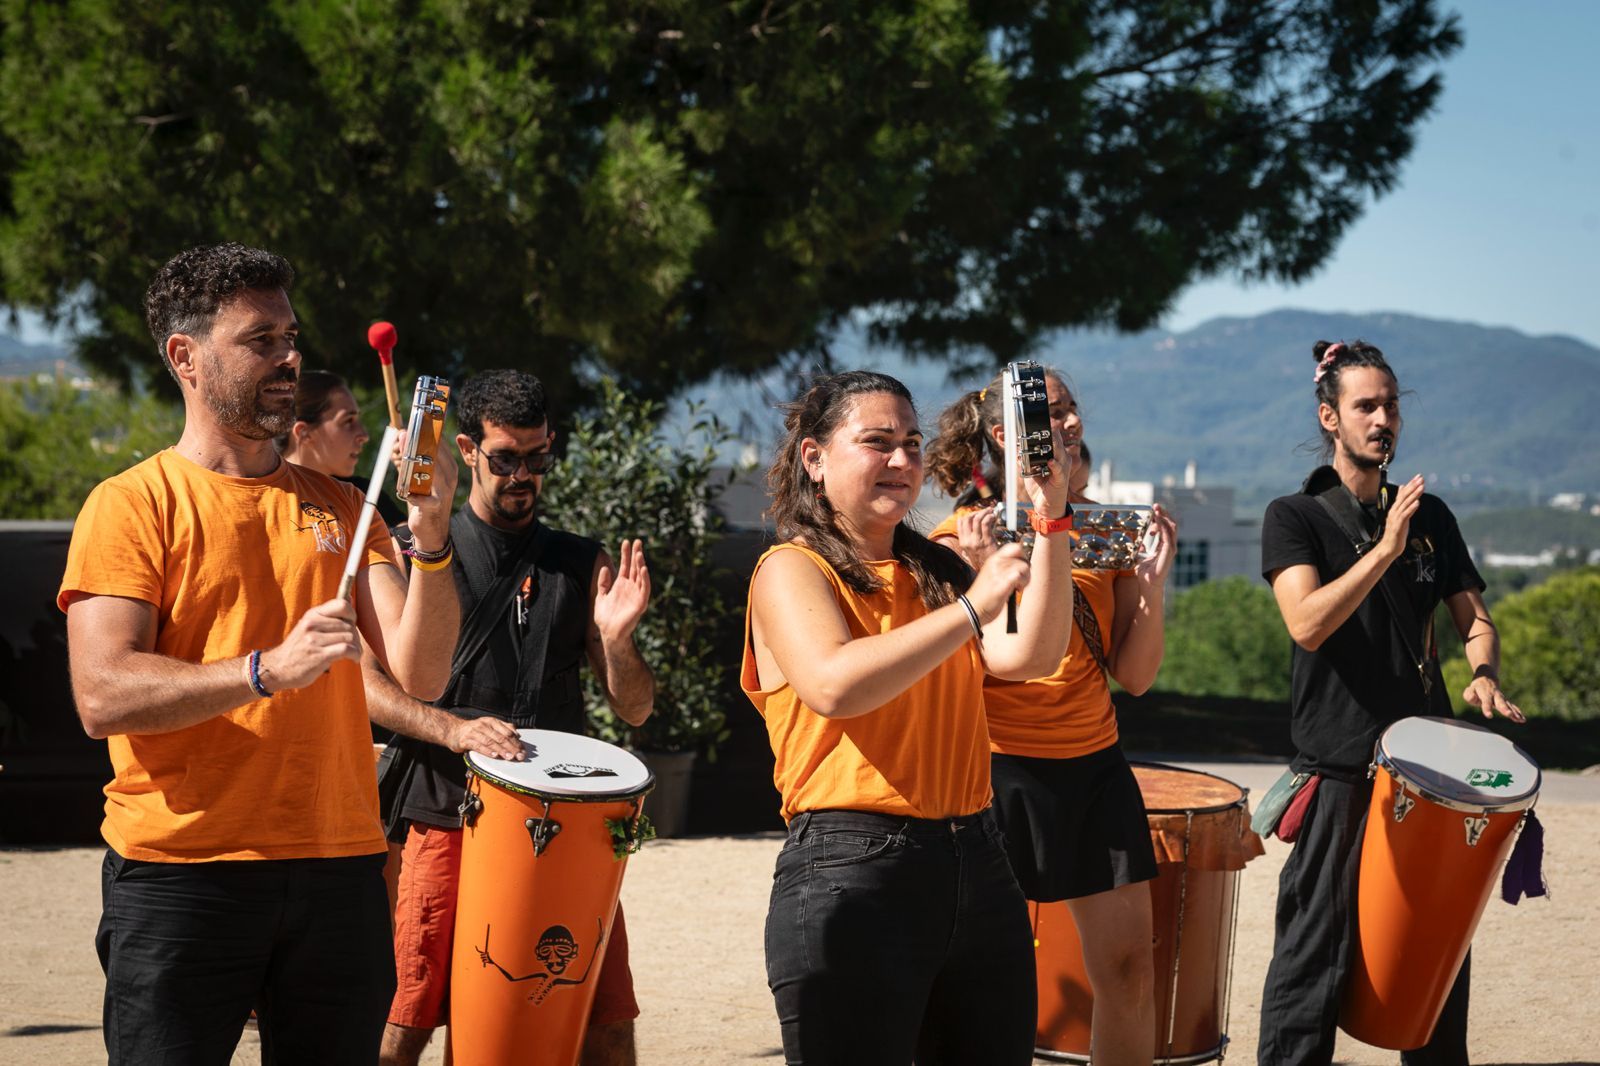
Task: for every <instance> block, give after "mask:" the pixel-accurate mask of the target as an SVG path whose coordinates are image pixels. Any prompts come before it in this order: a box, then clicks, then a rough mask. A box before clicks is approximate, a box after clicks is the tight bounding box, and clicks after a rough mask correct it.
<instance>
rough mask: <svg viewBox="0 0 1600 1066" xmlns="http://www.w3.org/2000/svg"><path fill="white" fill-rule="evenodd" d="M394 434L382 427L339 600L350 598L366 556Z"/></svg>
mask: <svg viewBox="0 0 1600 1066" xmlns="http://www.w3.org/2000/svg"><path fill="white" fill-rule="evenodd" d="M395 436H396V433H395V428H394V427H393V426H384V427H383V438H382V439H381V440H379V441H378V458H377V461H376V462H374V463H373V464H372V480H371V481H369V482H367V499H366V502H365V503H363V504H362V505H361V521H359V522H357V523H356V535H355V539H354V540H352V541H351V542H350V553H349V554H350V558H348V559H346V560H345V564H344V577H343V578H341V579H340V581H339V598H340V599H341V600H345V599H349V598H350V589H351V587H352V586H353V585H354V584H355V583H356V571H357V570H359V569H360V568H361V560H362V559H363V558H365V557H366V554H367V530H369V529H371V528H372V514H373V512H374V511H376V510H377V509H378V494H379V493H381V492H382V491H383V479H384V478H385V477H386V476H388V473H389V467H390V466H392V465H393V463H391V461H390V455H389V453H390V452H392V451H394V439H395Z"/></svg>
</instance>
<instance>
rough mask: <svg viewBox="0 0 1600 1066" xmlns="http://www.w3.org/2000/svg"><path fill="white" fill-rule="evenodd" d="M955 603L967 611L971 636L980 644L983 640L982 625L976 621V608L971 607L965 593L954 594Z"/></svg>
mask: <svg viewBox="0 0 1600 1066" xmlns="http://www.w3.org/2000/svg"><path fill="white" fill-rule="evenodd" d="M956 602H958V603H960V604H961V606H963V607H965V608H966V609H967V621H969V622H971V623H972V635H973V636H975V637H977V638H978V640H979V641H980V642H981V641H982V640H983V623H981V622H979V621H978V611H977V608H975V607H973V606H972V601H971V600H969V599H967V594H966V593H965V592H958V593H956Z"/></svg>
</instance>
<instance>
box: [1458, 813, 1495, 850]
mask: <svg viewBox="0 0 1600 1066" xmlns="http://www.w3.org/2000/svg"><path fill="white" fill-rule="evenodd" d="M1462 821H1463V822H1465V823H1466V826H1467V847H1469V848H1475V847H1477V846H1478V841H1479V840H1480V839H1481V838H1482V837H1483V831H1484V830H1485V829H1487V828H1489V816H1488V815H1480V816H1478V817H1473V816H1472V815H1470V814H1469V815H1467V817H1465V818H1463V819H1462Z"/></svg>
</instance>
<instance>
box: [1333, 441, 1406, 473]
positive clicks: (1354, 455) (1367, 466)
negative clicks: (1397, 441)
mask: <svg viewBox="0 0 1600 1066" xmlns="http://www.w3.org/2000/svg"><path fill="white" fill-rule="evenodd" d="M1365 443H1367V444H1376V443H1377V441H1367V442H1365ZM1339 447H1340V449H1341V450H1342V451H1343V452H1344V457H1345V458H1346V459H1348V460H1350V465H1351V466H1353V467H1355V468H1356V469H1357V470H1377V469H1379V468H1380V467H1382V466H1383V457H1382V456H1379V457H1378V458H1376V459H1374V458H1372V457H1371V456H1370V455H1365V454H1363V453H1362V452H1359V451H1357V450H1356V449H1354V448H1352V447H1350V444H1349V443H1348V442H1347V441H1340V442H1339ZM1388 455H1389V461H1390V462H1391V463H1392V462H1394V439H1393V438H1390V439H1389V451H1388Z"/></svg>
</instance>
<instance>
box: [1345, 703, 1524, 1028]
mask: <svg viewBox="0 0 1600 1066" xmlns="http://www.w3.org/2000/svg"><path fill="white" fill-rule="evenodd" d="M1373 778H1374V781H1373V788H1372V801H1371V805H1370V806H1369V807H1368V808H1367V825H1366V829H1365V832H1364V835H1363V836H1362V839H1361V873H1360V878H1361V879H1360V882H1359V885H1358V887H1357V889H1356V912H1357V915H1358V921H1357V929H1358V936H1357V942H1356V945H1355V949H1354V951H1353V952H1352V959H1351V967H1350V974H1349V977H1348V978H1347V981H1346V984H1345V991H1344V1005H1343V1009H1342V1010H1341V1012H1340V1016H1339V1026H1340V1028H1342V1029H1343V1030H1344V1031H1345V1032H1347V1033H1349V1034H1350V1035H1351V1036H1353V1037H1355V1038H1356V1039H1357V1040H1361V1041H1363V1042H1365V1043H1368V1044H1372V1045H1374V1046H1376V1047H1383V1048H1394V1049H1397V1050H1407V1049H1411V1048H1419V1047H1421V1046H1422V1045H1424V1044H1426V1043H1427V1042H1428V1039H1429V1038H1430V1037H1431V1036H1432V1035H1433V1027H1434V1026H1435V1025H1436V1024H1437V1023H1438V1021H1439V1014H1440V1012H1442V1011H1443V1010H1444V1003H1445V1000H1446V999H1447V998H1448V997H1449V994H1450V988H1451V986H1452V985H1454V984H1455V980H1456V974H1457V973H1458V972H1459V971H1460V969H1461V963H1462V960H1463V959H1465V958H1466V957H1467V949H1468V948H1469V947H1470V946H1471V944H1472V934H1473V933H1474V932H1476V931H1477V928H1478V920H1479V919H1480V918H1482V917H1483V908H1484V907H1485V906H1486V905H1487V904H1488V902H1489V895H1490V893H1491V892H1493V891H1494V884H1495V879H1496V875H1497V874H1498V873H1499V872H1500V868H1501V867H1502V866H1504V865H1505V862H1506V858H1507V856H1509V855H1510V854H1511V847H1512V844H1513V843H1515V841H1516V838H1517V833H1518V831H1519V830H1520V829H1521V827H1522V822H1523V819H1524V818H1526V817H1527V812H1528V811H1529V810H1531V809H1532V808H1533V804H1534V802H1535V801H1536V800H1537V799H1538V798H1539V784H1540V773H1539V767H1538V766H1537V765H1535V764H1534V761H1533V760H1532V759H1530V758H1529V757H1528V755H1527V754H1526V753H1525V752H1524V751H1523V750H1522V749H1521V748H1519V747H1517V746H1516V745H1515V744H1513V743H1511V741H1509V740H1507V739H1505V738H1504V737H1502V736H1500V735H1498V734H1496V733H1492V732H1490V731H1489V730H1487V729H1485V728H1484V727H1483V726H1480V725H1474V724H1472V723H1471V722H1458V721H1455V720H1453V719H1448V718H1405V719H1402V720H1400V721H1398V722H1396V723H1395V724H1394V725H1392V726H1390V727H1389V728H1388V729H1386V730H1384V732H1383V735H1382V736H1381V737H1379V738H1378V744H1377V750H1376V752H1375V754H1374V757H1373Z"/></svg>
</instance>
